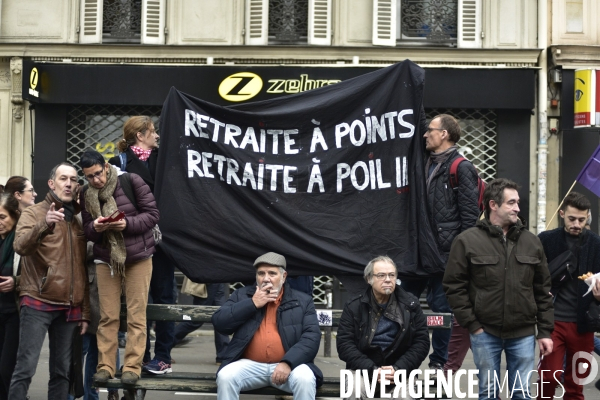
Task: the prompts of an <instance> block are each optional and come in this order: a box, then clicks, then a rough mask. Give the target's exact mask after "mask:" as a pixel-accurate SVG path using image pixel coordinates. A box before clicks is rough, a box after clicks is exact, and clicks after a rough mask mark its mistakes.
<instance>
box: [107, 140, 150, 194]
mask: <svg viewBox="0 0 600 400" xmlns="http://www.w3.org/2000/svg"><path fill="white" fill-rule="evenodd" d="M125 153H126V154H127V164H126V167H125V171H126V172H130V173H133V174H137V175H139V176H140V177H141V178H142V179H143V180H144V182H145V183H146V185H148V186H149V187H150V190H151V191H152V193H154V177H155V176H156V162H157V160H158V149H153V150H152V153H150V157H149V158H148V160H147V161H140V159H139V158H138V157H137V156H136V155H135V153H134V152H133V150H131V149H130V148H129V147H128V148H127V150H125ZM108 162H109V163H110V164H112V165H114V166H116V167H119V168H121V159H120V158H119V156H114V157H112V158H111V159H110V160H108ZM125 171H123V172H125Z"/></svg>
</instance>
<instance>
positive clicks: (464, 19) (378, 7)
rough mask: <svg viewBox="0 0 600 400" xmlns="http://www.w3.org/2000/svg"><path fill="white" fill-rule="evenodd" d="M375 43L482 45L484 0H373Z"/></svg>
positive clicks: (389, 44)
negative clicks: (482, 3)
mask: <svg viewBox="0 0 600 400" xmlns="http://www.w3.org/2000/svg"><path fill="white" fill-rule="evenodd" d="M373 44H374V45H379V46H397V45H421V46H426V45H429V46H451V47H460V48H478V47H481V0H373Z"/></svg>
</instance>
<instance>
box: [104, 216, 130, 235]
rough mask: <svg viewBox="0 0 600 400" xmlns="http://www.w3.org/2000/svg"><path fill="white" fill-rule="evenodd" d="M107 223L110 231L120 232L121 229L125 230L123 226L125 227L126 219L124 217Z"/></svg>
mask: <svg viewBox="0 0 600 400" xmlns="http://www.w3.org/2000/svg"><path fill="white" fill-rule="evenodd" d="M108 225H109V228H108V229H110V230H111V231H117V232H121V231H123V230H125V228H126V227H127V221H125V218H123V219H122V220H120V221H116V222H111V223H109V224H108Z"/></svg>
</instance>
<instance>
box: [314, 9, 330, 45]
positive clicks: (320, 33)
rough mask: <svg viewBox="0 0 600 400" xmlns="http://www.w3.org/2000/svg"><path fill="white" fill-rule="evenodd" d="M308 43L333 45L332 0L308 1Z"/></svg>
mask: <svg viewBox="0 0 600 400" xmlns="http://www.w3.org/2000/svg"><path fill="white" fill-rule="evenodd" d="M308 44H316V45H321V46H331V0H309V1H308Z"/></svg>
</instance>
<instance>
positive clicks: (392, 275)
mask: <svg viewBox="0 0 600 400" xmlns="http://www.w3.org/2000/svg"><path fill="white" fill-rule="evenodd" d="M373 276H374V277H375V278H376V279H377V280H378V281H383V280H385V278H390V280H392V281H393V280H394V279H396V273H395V272H390V273H389V274H376V275H373Z"/></svg>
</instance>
